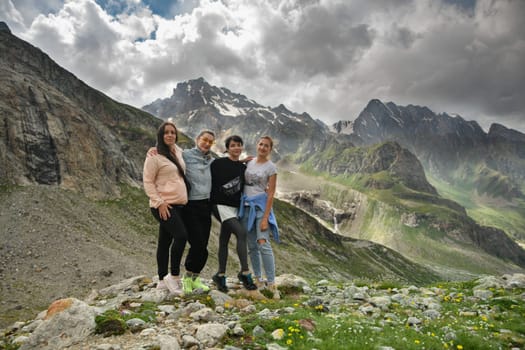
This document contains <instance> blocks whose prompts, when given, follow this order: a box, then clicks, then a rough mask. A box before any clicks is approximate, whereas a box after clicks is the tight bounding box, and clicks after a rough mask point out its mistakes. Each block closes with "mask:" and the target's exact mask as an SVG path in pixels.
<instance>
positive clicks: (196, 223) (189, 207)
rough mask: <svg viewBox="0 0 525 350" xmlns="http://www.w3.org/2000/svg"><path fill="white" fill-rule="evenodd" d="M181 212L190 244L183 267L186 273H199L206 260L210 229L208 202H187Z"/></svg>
mask: <svg viewBox="0 0 525 350" xmlns="http://www.w3.org/2000/svg"><path fill="white" fill-rule="evenodd" d="M183 212H184V215H183V220H184V224H185V226H186V230H187V231H188V243H189V244H190V249H189V251H188V255H187V256H186V261H185V263H184V267H185V268H186V271H188V272H193V273H200V272H201V271H202V269H203V268H204V265H206V261H207V260H208V240H209V239H210V229H211V205H210V201H209V200H208V199H203V200H192V201H188V203H187V204H186V206H185V207H184V211H183Z"/></svg>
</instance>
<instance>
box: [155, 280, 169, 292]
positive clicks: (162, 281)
mask: <svg viewBox="0 0 525 350" xmlns="http://www.w3.org/2000/svg"><path fill="white" fill-rule="evenodd" d="M157 289H160V290H164V289H168V286H167V285H166V282H164V280H160V281H159V283H157Z"/></svg>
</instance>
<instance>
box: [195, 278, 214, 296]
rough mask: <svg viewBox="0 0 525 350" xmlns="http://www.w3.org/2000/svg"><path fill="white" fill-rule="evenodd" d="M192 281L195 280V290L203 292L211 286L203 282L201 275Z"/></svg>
mask: <svg viewBox="0 0 525 350" xmlns="http://www.w3.org/2000/svg"><path fill="white" fill-rule="evenodd" d="M192 282H193V290H200V291H201V292H203V293H204V292H207V291H209V290H210V287H208V286H207V285H205V284H204V283H202V281H201V278H200V277H195V279H194V280H193V281H192Z"/></svg>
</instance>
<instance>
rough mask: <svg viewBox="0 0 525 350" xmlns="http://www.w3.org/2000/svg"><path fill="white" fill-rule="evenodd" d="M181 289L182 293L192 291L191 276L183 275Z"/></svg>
mask: <svg viewBox="0 0 525 350" xmlns="http://www.w3.org/2000/svg"><path fill="white" fill-rule="evenodd" d="M182 289H183V290H184V294H191V292H193V280H192V279H191V277H188V276H186V277H184V278H183V279H182Z"/></svg>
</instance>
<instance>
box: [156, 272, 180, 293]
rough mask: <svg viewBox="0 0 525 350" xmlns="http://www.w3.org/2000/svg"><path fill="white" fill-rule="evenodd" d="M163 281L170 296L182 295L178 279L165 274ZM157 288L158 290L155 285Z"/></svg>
mask: <svg viewBox="0 0 525 350" xmlns="http://www.w3.org/2000/svg"><path fill="white" fill-rule="evenodd" d="M163 281H164V284H165V285H166V287H167V288H168V289H169V291H170V292H171V293H172V294H176V295H181V294H182V286H181V281H180V278H177V277H174V276H172V275H171V274H167V275H166V277H164V279H163ZM159 284H160V283H159ZM157 288H158V285H157Z"/></svg>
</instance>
